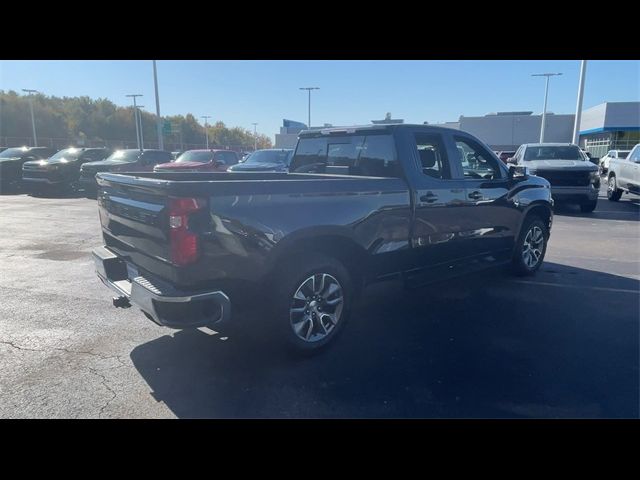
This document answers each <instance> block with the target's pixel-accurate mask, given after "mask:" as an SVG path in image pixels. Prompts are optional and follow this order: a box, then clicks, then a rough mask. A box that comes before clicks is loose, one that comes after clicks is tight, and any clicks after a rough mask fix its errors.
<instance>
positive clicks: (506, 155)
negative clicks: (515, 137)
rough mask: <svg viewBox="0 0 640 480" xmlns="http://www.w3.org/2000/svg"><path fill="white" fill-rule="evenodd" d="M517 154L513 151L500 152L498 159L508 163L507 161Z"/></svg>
mask: <svg viewBox="0 0 640 480" xmlns="http://www.w3.org/2000/svg"><path fill="white" fill-rule="evenodd" d="M515 153H516V152H513V151H502V152H498V153H497V155H498V158H499V159H500V160H502V161H503V162H504V163H507V160H508V159H509V158H511V157H513V156H514V155H515Z"/></svg>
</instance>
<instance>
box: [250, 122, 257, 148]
mask: <svg viewBox="0 0 640 480" xmlns="http://www.w3.org/2000/svg"><path fill="white" fill-rule="evenodd" d="M251 125H253V151H254V152H255V151H256V150H257V149H258V134H257V132H256V125H258V124H257V123H252V124H251Z"/></svg>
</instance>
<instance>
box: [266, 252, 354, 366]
mask: <svg viewBox="0 0 640 480" xmlns="http://www.w3.org/2000/svg"><path fill="white" fill-rule="evenodd" d="M279 270H280V271H279V272H276V273H277V278H278V281H277V285H276V286H275V287H274V289H273V302H272V305H273V307H274V311H273V322H274V324H273V325H274V327H275V328H274V333H276V335H277V336H278V338H277V339H276V340H280V341H284V344H285V346H286V347H289V349H290V350H293V351H294V352H295V353H300V354H309V353H315V352H318V351H320V350H321V349H323V348H324V347H325V346H326V345H328V344H329V343H331V342H332V341H333V340H334V339H335V338H336V336H337V335H338V333H339V332H340V331H341V330H342V328H343V327H344V324H345V323H346V321H347V319H348V317H349V314H350V312H351V302H352V300H353V286H352V285H353V284H352V281H351V277H350V275H349V272H348V271H347V269H346V268H345V267H344V266H343V265H342V263H341V262H339V261H338V260H336V259H335V258H332V257H329V256H327V255H323V254H318V253H314V252H310V253H309V254H305V255H300V256H297V258H296V259H295V261H290V262H288V263H287V264H286V265H283V267H282V268H281V269H279Z"/></svg>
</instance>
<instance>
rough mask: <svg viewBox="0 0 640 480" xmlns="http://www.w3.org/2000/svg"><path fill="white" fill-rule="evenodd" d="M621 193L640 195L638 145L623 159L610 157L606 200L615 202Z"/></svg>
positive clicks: (639, 153)
mask: <svg viewBox="0 0 640 480" xmlns="http://www.w3.org/2000/svg"><path fill="white" fill-rule="evenodd" d="M623 193H633V194H635V195H640V143H639V144H637V145H636V146H635V147H633V150H631V151H630V152H629V155H626V156H625V157H624V158H622V157H621V156H617V157H615V158H614V157H611V158H610V160H609V173H608V176H607V198H608V199H609V200H611V201H612V202H617V201H618V200H620V197H621V196H622V194H623Z"/></svg>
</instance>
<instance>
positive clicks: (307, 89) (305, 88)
mask: <svg viewBox="0 0 640 480" xmlns="http://www.w3.org/2000/svg"><path fill="white" fill-rule="evenodd" d="M300 90H306V91H307V92H309V123H308V126H309V128H311V90H320V87H300Z"/></svg>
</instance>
